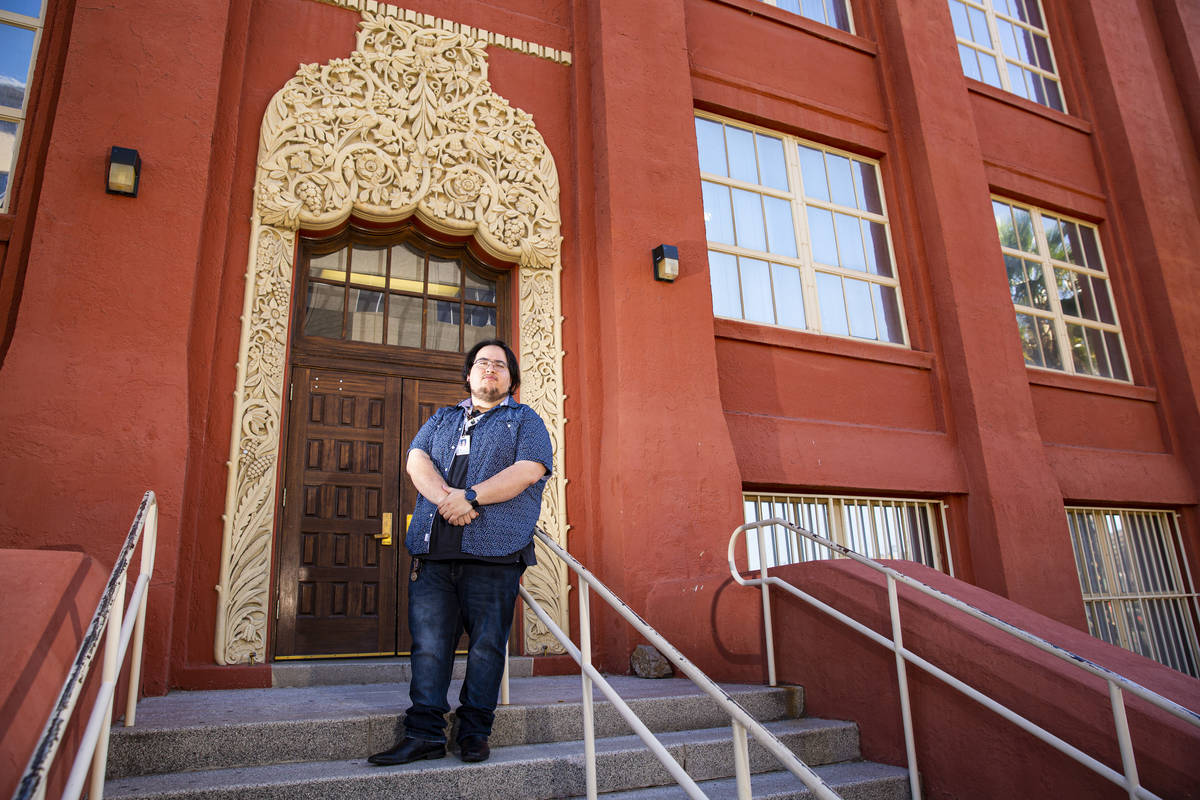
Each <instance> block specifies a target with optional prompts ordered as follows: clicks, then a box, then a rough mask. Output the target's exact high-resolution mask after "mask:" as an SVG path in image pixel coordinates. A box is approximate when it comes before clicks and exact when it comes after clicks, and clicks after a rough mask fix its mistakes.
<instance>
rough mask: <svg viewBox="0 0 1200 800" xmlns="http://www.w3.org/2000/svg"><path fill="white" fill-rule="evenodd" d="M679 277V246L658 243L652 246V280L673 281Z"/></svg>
mask: <svg viewBox="0 0 1200 800" xmlns="http://www.w3.org/2000/svg"><path fill="white" fill-rule="evenodd" d="M678 277H679V248H677V247H675V245H673V244H660V245H659V246H658V247H656V248H654V280H656V281H666V282H667V283H673V282H674V281H675V279H676V278H678Z"/></svg>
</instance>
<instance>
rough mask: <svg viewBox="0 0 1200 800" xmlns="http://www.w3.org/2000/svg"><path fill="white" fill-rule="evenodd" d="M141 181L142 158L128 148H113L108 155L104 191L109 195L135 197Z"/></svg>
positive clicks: (135, 151)
mask: <svg viewBox="0 0 1200 800" xmlns="http://www.w3.org/2000/svg"><path fill="white" fill-rule="evenodd" d="M141 179H142V157H141V156H139V155H138V151H137V150H134V149H132V148H129V147H114V148H113V149H112V152H111V153H109V154H108V183H107V185H106V186H105V189H104V190H105V191H106V192H108V193H109V194H123V195H125V196H126V197H137V193H138V183H140V182H141Z"/></svg>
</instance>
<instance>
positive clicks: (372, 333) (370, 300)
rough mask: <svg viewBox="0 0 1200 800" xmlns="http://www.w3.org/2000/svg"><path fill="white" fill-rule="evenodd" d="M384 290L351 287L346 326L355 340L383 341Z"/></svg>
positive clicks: (350, 336) (349, 336)
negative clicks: (376, 290)
mask: <svg viewBox="0 0 1200 800" xmlns="http://www.w3.org/2000/svg"><path fill="white" fill-rule="evenodd" d="M383 297H384V294H383V292H370V291H367V290H366V289H351V290H350V294H349V297H348V300H349V302H348V303H347V306H346V317H347V320H346V328H347V333H348V337H347V338H349V339H351V340H352V341H355V342H374V343H375V344H382V343H383Z"/></svg>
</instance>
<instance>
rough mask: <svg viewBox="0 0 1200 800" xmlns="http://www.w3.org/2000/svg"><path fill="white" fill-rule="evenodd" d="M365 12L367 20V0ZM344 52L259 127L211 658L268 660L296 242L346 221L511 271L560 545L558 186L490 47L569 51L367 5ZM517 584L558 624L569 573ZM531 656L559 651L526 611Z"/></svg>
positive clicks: (550, 568) (557, 571)
mask: <svg viewBox="0 0 1200 800" xmlns="http://www.w3.org/2000/svg"><path fill="white" fill-rule="evenodd" d="M364 3H366V4H367V6H366V7H367V8H370V10H369V11H368V10H366V8H364V6H363V4H364ZM337 4H338V5H346V6H350V7H353V8H356V9H359V10H363V19H362V22H361V23H360V24H359V29H358V35H357V46H356V48H355V50H354V52H352V53H351V54H350V55H349V56H348V57H347V58H339V59H333V60H332V61H330V62H329V63H328V64H306V65H303V66H301V67H300V69H299V70H298V71H297V73H296V76H295V77H294V78H292V79H291V80H290V81H288V82H287V84H286V85H284V87H283V88H282V89H281V90H280V91H279V92H278V93H277V94H276V95H275V97H274V98H273V99H272V100H271V103H270V105H269V106H268V108H267V111H266V114H265V115H264V117H263V124H262V132H261V138H260V143H259V151H258V171H257V176H256V179H255V207H254V216H253V220H252V227H251V238H250V243H251V244H250V257H249V267H248V270H247V273H246V296H245V307H244V310H243V316H242V343H241V350H240V353H239V357H238V372H237V390H236V399H235V407H234V417H233V433H232V438H231V443H230V461H229V477H228V485H227V493H226V500H225V515H224V534H223V542H222V551H221V577H220V584H219V585H218V586H217V587H216V588H217V593H218V606H217V626H216V647H215V651H216V660H217V663H218V664H244V663H255V662H262V661H265V660H266V657H267V614H268V609H269V608H270V598H269V587H270V570H271V568H272V559H271V547H272V542H273V535H274V526H275V508H276V485H277V477H278V476H277V474H276V473H277V469H278V466H277V465H278V463H279V446H280V432H281V425H280V418H281V413H282V406H283V378H284V372H285V367H286V364H287V353H286V350H287V338H288V330H287V329H288V321H289V319H290V318H291V315H290V313H289V306H290V302H291V293H292V292H291V290H292V278H293V269H294V264H293V261H294V258H295V250H296V231H297V230H299V229H300V228H301V227H303V228H304V229H306V230H321V229H326V228H331V227H334V226H336V225H338V224H340V223H342V222H343V221H345V220H346V219H347V217H349V216H350V215H351V214H354V215H355V216H357V217H361V218H364V219H368V220H371V221H376V222H388V221H393V220H396V221H398V220H401V219H404V218H406V217H408V216H410V215H412V214H416V215H417V216H418V217H419V218H420V219H421V220H422V221H423V222H424V223H426V224H427V225H430V226H432V227H433V228H435V229H437V230H440V231H443V232H446V233H449V234H455V235H470V236H473V237H474V239H475V240H476V242H478V243H479V245H480V246H482V247H483V248H484V249H485V250H487V251H488V252H489V253H491V254H493V255H495V256H496V257H498V258H500V259H503V260H506V261H510V262H513V263H515V264H516V265H517V268H518V270H519V272H518V286H519V297H520V300H519V305H518V307H519V320H520V341H519V352H520V358H521V366H522V370H521V378H522V380H521V399H522V401H523V402H525V403H527V404H528V405H530V406H532V407H533V408H534V409H536V410H537V412H538V413H539V414H541V415H542V418H543V419H545V420H546V423H547V427H548V428H549V431H550V439H551V442H552V444H553V446H554V453H555V469H554V476H553V477H552V479H551V481H550V484H549V485H548V486H547V488H546V492H545V495H544V500H543V506H542V522H541V524H542V527H543V529H545V530H546V531H547V533H549V534H550V535H551V536H552V537H553V538H554V539H555V540H556V541H558V542H559V543H560V544H562V545H563V546H565V545H566V532H567V527H568V526H567V523H566V508H565V500H566V478H565V477H564V474H563V469H564V468H563V459H562V452H563V451H562V447H563V427H564V424H565V422H566V420H565V419H564V417H563V400H564V396H563V381H562V344H561V341H562V317H561V308H562V306H561V294H560V284H559V279H560V275H561V271H562V262H561V242H562V237H561V236H560V235H559V227H560V217H559V206H558V192H559V189H558V174H557V170H556V168H555V165H554V159H553V157H552V156H551V155H550V151H549V150H548V149H547V148H546V144H545V142H544V141H543V139H542V137H541V135H540V134H539V133H538V131H537V129H536V128H535V127H534V124H533V118H532V116H531V115H529V114H528V113H526V112H524V111H522V110H520V109H517V108H513V107H512V106H511V105H510V104H509V103H508V101H507V100H505V99H504V98H502V97H499V96H498V95H496V94H495V93H494V92H493V91H492V89H491V86H490V84H489V83H488V80H487V54H486V52H485V49H484V48H485V46H486V45H487V43H489V42H491V43H496V44H500V45H501V46H506V47H513V48H514V49H520V50H523V51H525V52H529V53H533V54H536V55H539V56H542V57H547V58H552V59H554V60H557V61H559V62H561V63H570V57H569V54H565V53H560V52H558V51H554V50H550V49H549V48H545V47H541V46H539V45H532V44H530V43H528V42H522V41H520V40H516V39H511V38H508V37H499V36H496V35H495V34H491V33H488V32H487V31H480V30H478V29H471V28H467V27H465V26H461V25H458V24H456V23H451V22H447V21H444V20H438V19H435V18H433V17H429V16H426V15H418V14H415V13H413V12H410V11H403V10H400V9H397V8H395V7H393V6H384V5H382V4H377V3H375V2H374V0H341V2H338V3H337ZM538 561H539V563H538V566H537V567H536V568H534V569H531V570H530V571H529V572H527V573H526V578H525V585H526V587H527V588H528V589H529V591H530V592H531V593H532V594H533V595H534V597H536V598H537V599H538V601H539V602H541V603H542V604H543V606H544V607H545V608H546V609H547V610H548V611H549V612H550V613H551V615H552V616H553V618H554V619H555V620H556V622H557V623H558V624H559V625H560V626H562V627H563V628H564V629H565V628H567V591H568V584H567V576H566V569H565V567H563V566H562V564H561V562H559V561H558V559H557V558H555V557H554V556H553V555H551V554H550V553H543V554H542V555H541V556H539V559H538ZM524 628H525V642H526V649H527V651H528V652H561V649H560V648H559V646H558V643H557V642H556V641H555V640H554V639H553V637H552V636H551V635H550V634H549V632H548V631H547V630H546V629H545V628H544V626H542V625H541V623H540V622H539V621H538V620H537V619H536V617H534V616H533V615H532V614H530V613H529V611H528V610H526V612H525V617H524Z"/></svg>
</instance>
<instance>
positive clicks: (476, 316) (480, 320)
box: [463, 305, 496, 350]
mask: <svg viewBox="0 0 1200 800" xmlns="http://www.w3.org/2000/svg"><path fill="white" fill-rule="evenodd" d="M464 313H465V314H466V318H465V319H464V320H463V349H464V350H470V349H471V348H472V347H474V346H475V344H476V343H478V342H483V341H486V340H488V339H495V338H496V309H494V308H487V307H485V306H472V305H468V306H466V307H465V308H464Z"/></svg>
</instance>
